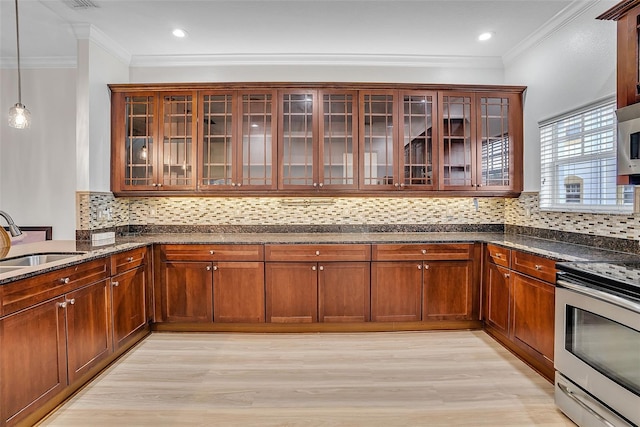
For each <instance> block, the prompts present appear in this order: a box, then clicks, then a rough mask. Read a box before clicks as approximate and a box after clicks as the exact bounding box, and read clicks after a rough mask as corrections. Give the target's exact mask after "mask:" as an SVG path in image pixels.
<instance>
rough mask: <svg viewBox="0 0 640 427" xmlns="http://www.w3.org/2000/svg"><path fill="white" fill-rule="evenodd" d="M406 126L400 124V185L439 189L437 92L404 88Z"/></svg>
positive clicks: (403, 104) (404, 120) (402, 95)
mask: <svg viewBox="0 0 640 427" xmlns="http://www.w3.org/2000/svg"><path fill="white" fill-rule="evenodd" d="M401 99H402V108H403V112H402V118H403V126H400V142H401V144H402V150H401V151H400V155H399V156H398V160H399V161H400V162H401V164H400V168H399V170H400V177H399V181H400V185H401V186H402V185H404V188H408V189H422V190H433V189H435V187H434V183H435V182H436V173H437V172H436V170H435V168H434V166H435V165H436V159H437V157H436V156H437V152H436V144H434V141H435V138H436V137H437V129H436V127H435V125H436V124H437V121H436V120H435V108H436V107H435V106H436V103H437V96H436V93H435V92H404V93H402V94H401Z"/></svg>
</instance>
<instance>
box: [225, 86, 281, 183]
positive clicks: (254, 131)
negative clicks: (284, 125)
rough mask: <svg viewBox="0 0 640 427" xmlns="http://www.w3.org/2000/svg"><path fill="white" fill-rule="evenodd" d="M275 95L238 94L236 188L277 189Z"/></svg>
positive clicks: (271, 93) (261, 93)
mask: <svg viewBox="0 0 640 427" xmlns="http://www.w3.org/2000/svg"><path fill="white" fill-rule="evenodd" d="M275 99H276V92H275V91H264V92H259V91H252V92H240V94H239V101H238V103H239V104H240V132H239V134H240V138H241V144H236V145H237V147H238V164H239V165H241V167H240V168H238V170H237V178H236V181H235V184H236V188H238V189H245V190H250V189H258V190H269V189H275V188H276V186H277V180H276V173H277V171H278V167H277V155H276V154H277V150H276V141H277V139H276V124H277V109H276V103H275Z"/></svg>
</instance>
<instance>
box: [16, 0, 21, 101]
mask: <svg viewBox="0 0 640 427" xmlns="http://www.w3.org/2000/svg"><path fill="white" fill-rule="evenodd" d="M15 2H16V51H17V58H18V102H19V103H20V105H22V79H21V77H20V26H19V24H18V0H15Z"/></svg>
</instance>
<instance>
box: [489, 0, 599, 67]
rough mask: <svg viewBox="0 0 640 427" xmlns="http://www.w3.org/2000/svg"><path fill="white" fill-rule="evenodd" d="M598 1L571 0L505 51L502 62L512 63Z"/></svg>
mask: <svg viewBox="0 0 640 427" xmlns="http://www.w3.org/2000/svg"><path fill="white" fill-rule="evenodd" d="M599 1H600V0H586V1H585V0H573V1H572V2H571V3H570V4H569V5H568V6H567V7H565V8H564V9H562V10H561V11H560V12H558V13H556V14H555V15H554V16H553V17H552V18H551V19H549V20H548V21H547V22H545V23H544V24H543V25H541V26H540V27H539V28H538V29H537V30H536V31H534V32H533V33H531V34H530V35H529V36H528V37H527V38H525V39H524V40H522V41H521V42H520V43H518V44H517V45H516V46H514V47H513V48H511V49H510V50H509V51H508V52H507V53H505V54H504V55H503V56H502V61H503V64H504V65H505V66H506V65H508V64H510V63H512V62H513V61H515V59H516V58H517V57H518V56H520V55H522V54H523V53H525V52H526V51H528V50H529V49H531V48H532V47H534V46H536V45H538V44H540V43H541V42H542V41H544V40H545V39H547V38H549V37H550V36H551V35H553V34H554V33H555V32H557V31H559V30H560V29H562V28H563V27H564V26H566V25H568V24H569V23H570V22H571V21H573V20H574V19H576V18H577V17H579V16H580V15H582V14H583V13H585V12H586V11H587V10H589V9H591V8H592V7H593V6H595V5H596V4H597V3H599Z"/></svg>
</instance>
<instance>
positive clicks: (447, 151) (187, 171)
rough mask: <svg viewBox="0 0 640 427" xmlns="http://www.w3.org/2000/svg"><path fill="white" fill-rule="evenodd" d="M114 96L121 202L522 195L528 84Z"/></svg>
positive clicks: (208, 89)
mask: <svg viewBox="0 0 640 427" xmlns="http://www.w3.org/2000/svg"><path fill="white" fill-rule="evenodd" d="M110 88H111V92H112V98H111V99H112V110H111V121H112V132H111V133H112V135H111V138H112V147H111V155H112V157H111V163H112V164H111V171H112V172H111V189H112V191H113V193H114V194H116V195H136V196H140V195H216V194H219V195H247V194H259V195H285V196H286V195H309V196H311V195H350V196H360V195H361V196H366V195H379V194H382V193H384V194H387V195H389V194H397V195H400V194H402V195H422V196H425V195H438V194H439V195H444V194H446V195H460V196H462V195H473V196H481V195H487V196H517V195H518V194H519V193H520V192H521V191H522V145H523V141H522V139H523V132H522V95H523V92H524V90H525V88H524V87H522V86H462V85H460V86H452V85H399V84H397V85H392V84H390V85H383V84H369V85H364V84H336V83H311V84H304V85H300V86H298V85H292V84H281V83H273V84H259V85H258V84H247V83H234V84H228V83H227V84H180V85H160V84H153V85H110Z"/></svg>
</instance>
